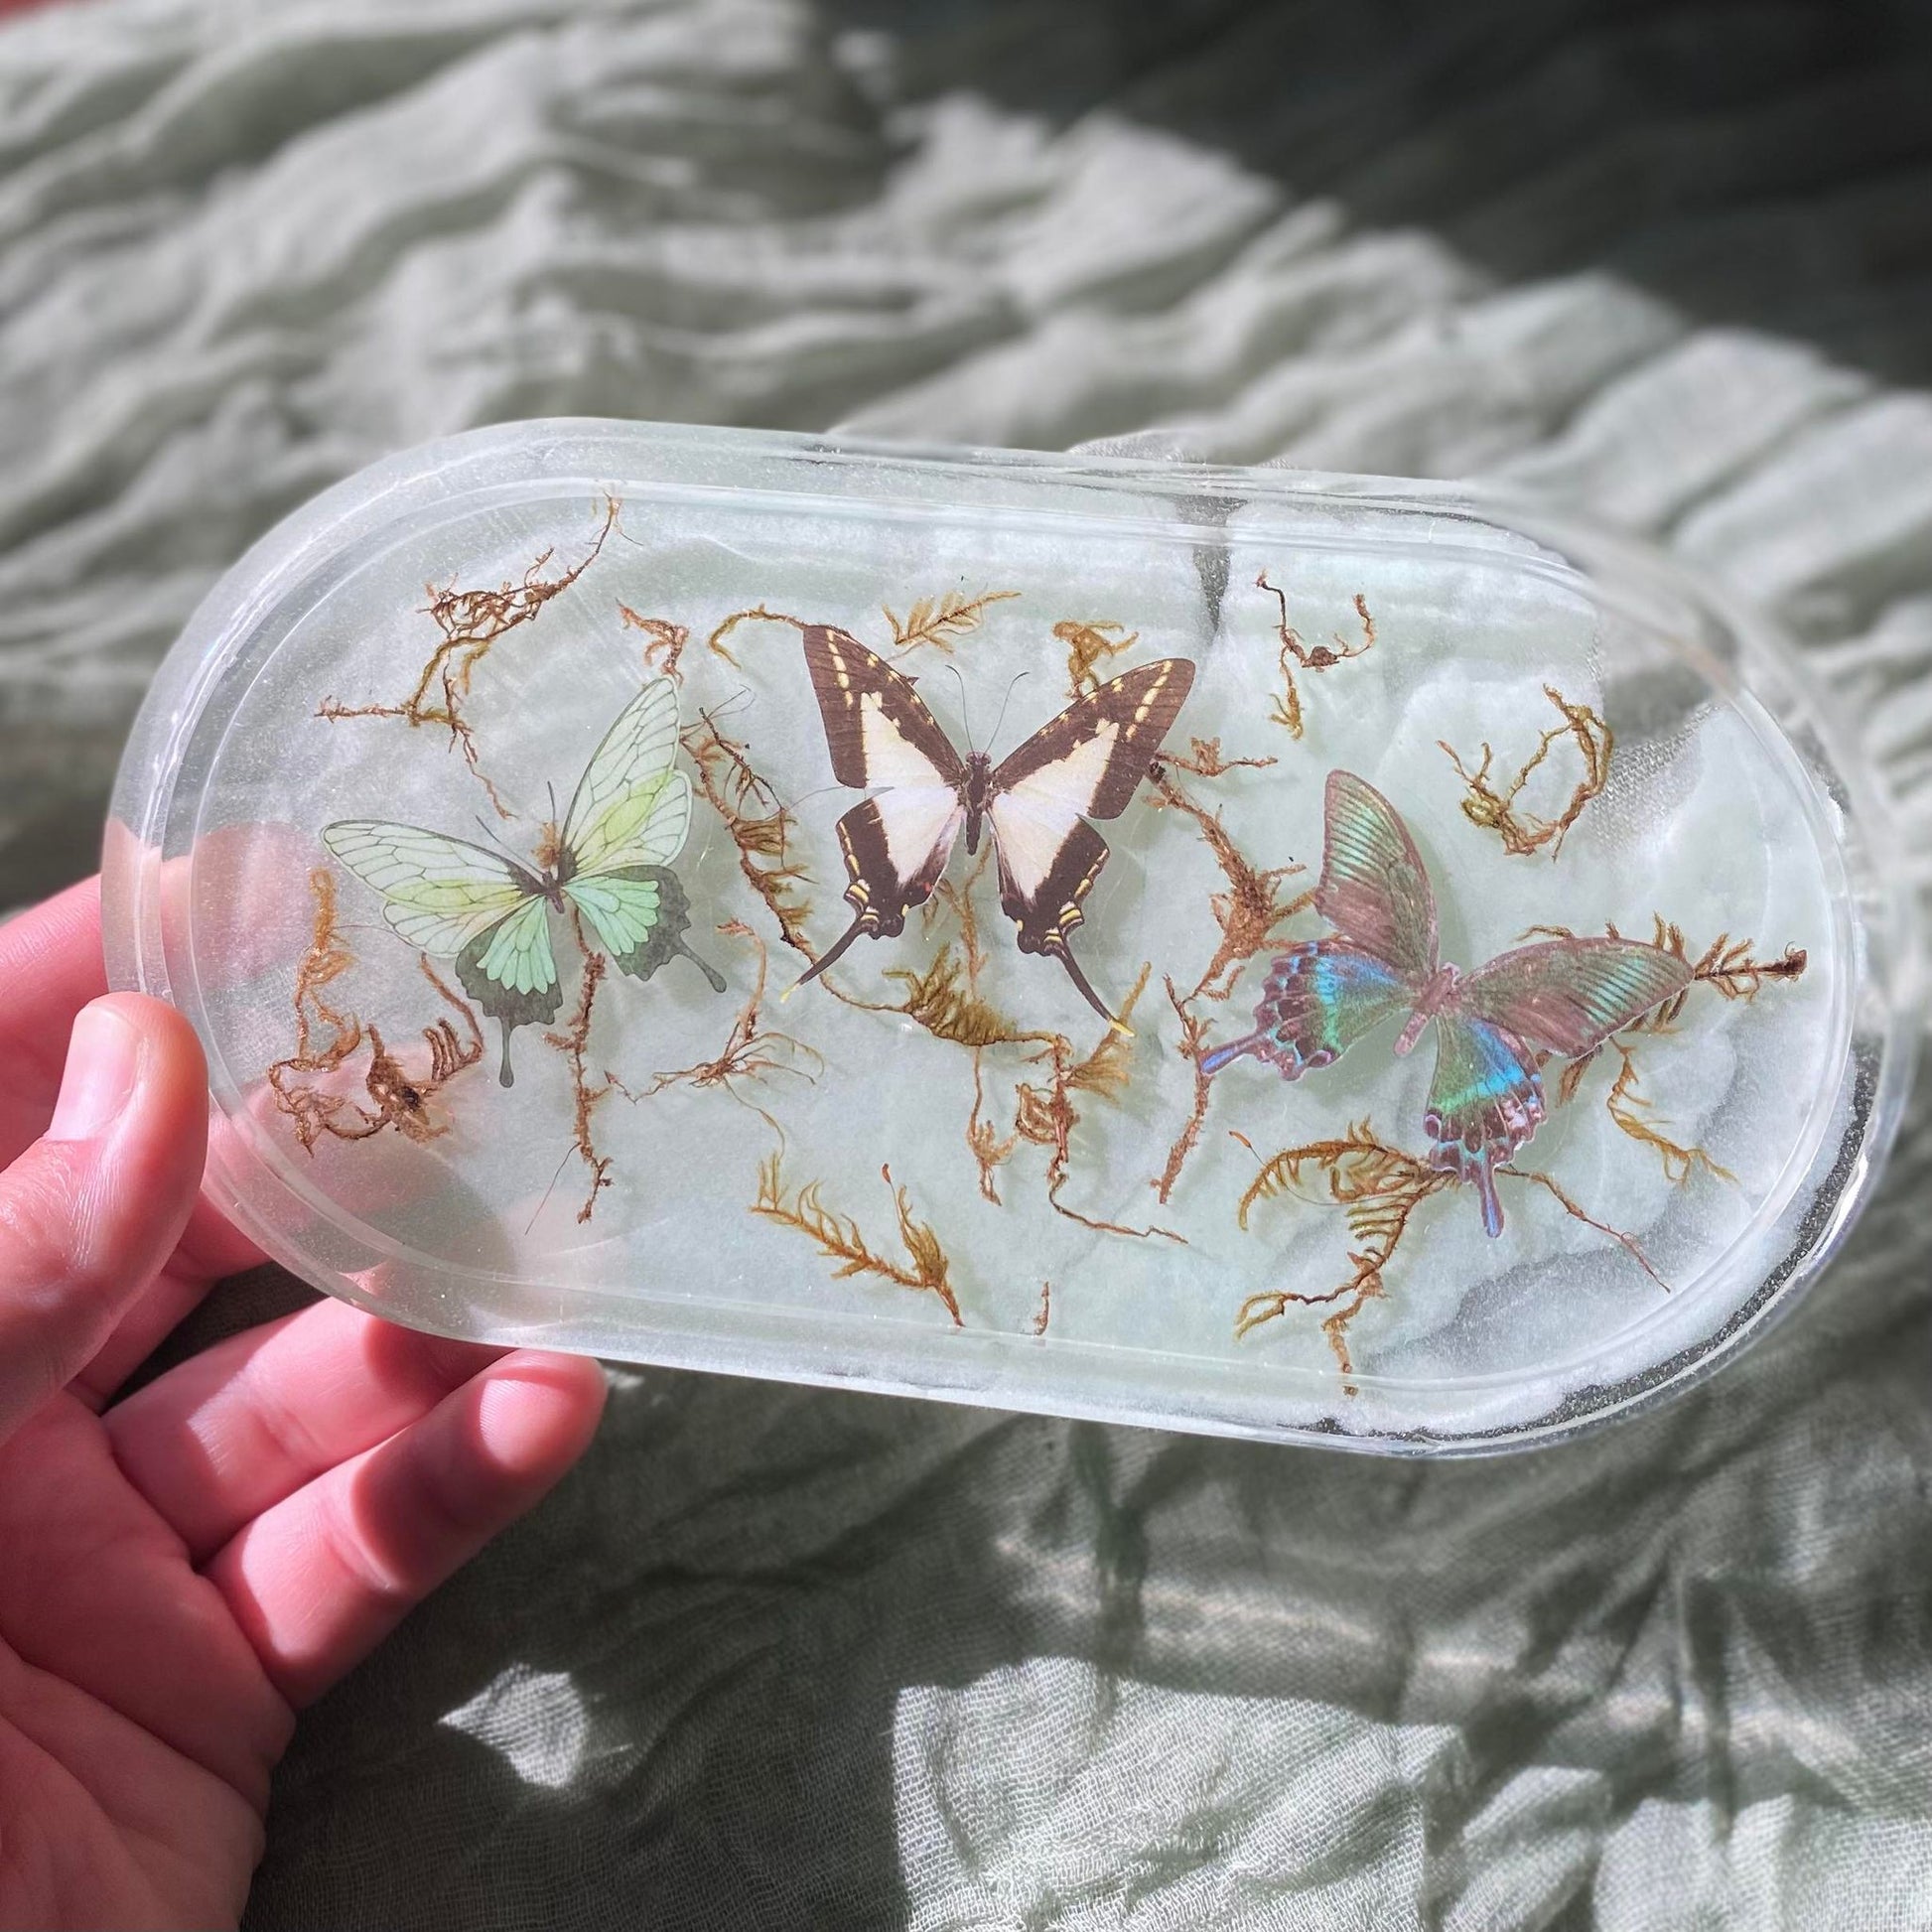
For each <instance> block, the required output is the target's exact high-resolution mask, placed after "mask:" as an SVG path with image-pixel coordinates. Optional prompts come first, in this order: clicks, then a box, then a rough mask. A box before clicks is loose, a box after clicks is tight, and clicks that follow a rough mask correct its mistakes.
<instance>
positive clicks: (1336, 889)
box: [1314, 771, 1439, 992]
mask: <svg viewBox="0 0 1932 1932" xmlns="http://www.w3.org/2000/svg"><path fill="white" fill-rule="evenodd" d="M1324 804H1325V811H1326V829H1325V832H1324V834H1323V838H1322V846H1321V882H1320V884H1319V885H1318V886H1317V887H1316V889H1315V896H1314V903H1315V909H1316V910H1317V911H1318V912H1319V913H1320V914H1321V916H1322V917H1323V918H1324V919H1326V920H1327V921H1328V923H1329V924H1330V925H1332V926H1333V927H1334V928H1335V930H1336V932H1337V933H1338V934H1339V935H1340V936H1341V938H1342V939H1343V940H1345V941H1346V942H1347V943H1348V944H1349V945H1350V946H1352V947H1353V948H1354V949H1355V950H1356V951H1358V952H1364V953H1367V954H1369V955H1371V956H1372V957H1373V958H1376V959H1379V960H1382V961H1383V962H1384V963H1385V964H1386V965H1388V966H1390V967H1391V968H1393V969H1394V970H1395V971H1396V972H1398V973H1400V974H1401V975H1402V976H1403V977H1404V978H1405V979H1406V980H1408V981H1409V982H1410V984H1411V985H1412V986H1413V987H1414V988H1415V990H1416V991H1417V992H1420V991H1421V990H1422V987H1423V985H1424V984H1425V983H1426V982H1427V980H1428V979H1429V976H1430V975H1431V974H1432V973H1434V972H1435V970H1436V966H1437V962H1438V958H1439V954H1438V951H1437V938H1436V894H1435V891H1434V889H1433V888H1432V887H1431V886H1430V883H1429V871H1428V868H1427V867H1425V866H1424V864H1423V862H1422V855H1421V854H1420V853H1419V852H1418V851H1417V850H1416V842H1415V840H1414V839H1412V838H1411V837H1410V836H1409V828H1408V827H1407V826H1406V825H1404V824H1403V822H1402V818H1401V815H1400V814H1399V813H1398V812H1397V811H1396V808H1395V807H1394V806H1393V805H1391V804H1390V803H1389V801H1388V800H1387V799H1386V798H1384V797H1383V796H1382V794H1381V793H1380V792H1379V791H1377V790H1376V789H1375V787H1374V786H1373V785H1372V784H1370V783H1369V782H1368V781H1367V779H1365V778H1358V777H1356V776H1355V774H1354V773H1353V772H1352V771H1331V772H1329V774H1328V784H1327V791H1326V795H1325V800H1324Z"/></svg>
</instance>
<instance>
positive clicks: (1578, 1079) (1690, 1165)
mask: <svg viewBox="0 0 1932 1932" xmlns="http://www.w3.org/2000/svg"><path fill="white" fill-rule="evenodd" d="M1604 930H1605V931H1606V932H1607V933H1608V935H1609V936H1610V937H1611V938H1612V939H1621V938H1622V937H1623V936H1624V935H1623V934H1622V933H1621V932H1619V931H1618V930H1617V928H1616V926H1615V925H1613V924H1612V925H1606V926H1605V927H1604ZM1651 933H1652V936H1651V939H1650V941H1649V943H1650V944H1651V945H1654V946H1658V947H1661V948H1662V949H1663V950H1664V951H1665V952H1668V953H1670V954H1672V955H1673V956H1674V957H1675V958H1678V959H1681V960H1682V961H1683V962H1684V963H1685V965H1687V966H1688V967H1689V968H1690V969H1691V983H1690V985H1689V986H1687V987H1685V988H1684V990H1683V991H1682V992H1681V993H1678V994H1676V995H1675V996H1674V997H1673V998H1671V999H1669V1000H1666V1001H1665V1002H1664V1004H1663V1005H1662V1006H1660V1007H1656V1008H1653V1009H1652V1010H1651V1011H1650V1012H1649V1013H1646V1014H1644V1015H1642V1016H1641V1017H1640V1018H1638V1019H1636V1020H1633V1021H1632V1022H1631V1023H1630V1025H1629V1026H1627V1027H1625V1028H1623V1029H1622V1030H1621V1032H1619V1033H1618V1034H1616V1035H1613V1036H1612V1037H1611V1038H1610V1039H1608V1040H1606V1041H1605V1042H1604V1043H1603V1045H1601V1046H1599V1047H1598V1048H1597V1049H1596V1051H1595V1052H1593V1053H1586V1054H1584V1055H1583V1056H1582V1058H1580V1059H1575V1060H1572V1061H1571V1062H1570V1064H1569V1065H1568V1066H1566V1067H1565V1068H1564V1070H1563V1078H1562V1080H1561V1081H1559V1083H1558V1086H1557V1100H1558V1104H1559V1105H1565V1106H1567V1105H1568V1104H1569V1103H1570V1102H1572V1101H1573V1100H1575V1099H1576V1097H1577V1094H1578V1092H1579V1090H1580V1089H1581V1088H1582V1086H1583V1084H1584V1081H1585V1080H1586V1078H1587V1076H1588V1074H1589V1071H1590V1069H1591V1067H1593V1066H1594V1065H1595V1064H1596V1062H1597V1060H1598V1059H1599V1058H1600V1057H1601V1056H1602V1055H1603V1054H1605V1053H1614V1054H1615V1055H1616V1056H1617V1058H1618V1060H1619V1061H1620V1062H1621V1064H1620V1066H1619V1068H1618V1071H1617V1074H1616V1077H1615V1078H1614V1079H1613V1080H1612V1081H1611V1082H1610V1085H1609V1089H1608V1091H1607V1092H1606V1093H1605V1094H1604V1096H1603V1108H1604V1111H1605V1112H1606V1113H1607V1114H1608V1115H1609V1117H1610V1119H1611V1120H1612V1121H1613V1122H1614V1123H1615V1124H1616V1126H1617V1128H1618V1130H1619V1131H1620V1132H1622V1133H1624V1134H1626V1135H1628V1136H1629V1138H1630V1139H1631V1140H1633V1141H1635V1142H1636V1143H1637V1144H1638V1145H1639V1146H1640V1147H1647V1148H1649V1149H1650V1151H1651V1152H1652V1153H1653V1154H1655V1155H1656V1157H1657V1159H1658V1161H1659V1162H1660V1163H1661V1164H1662V1167H1663V1170H1664V1173H1666V1174H1667V1175H1668V1176H1669V1177H1670V1179H1671V1180H1672V1181H1673V1182H1675V1183H1676V1184H1677V1185H1678V1186H1683V1185H1685V1184H1687V1183H1688V1182H1689V1181H1690V1180H1691V1179H1692V1178H1693V1177H1694V1176H1695V1175H1696V1174H1698V1173H1706V1174H1709V1175H1710V1176H1711V1177H1712V1178H1713V1179H1714V1180H1726V1181H1732V1182H1734V1181H1735V1180H1736V1177H1737V1176H1736V1175H1735V1174H1733V1173H1731V1172H1730V1170H1729V1169H1728V1168H1725V1167H1722V1166H1720V1165H1719V1163H1718V1162H1717V1161H1715V1160H1713V1159H1712V1157H1711V1155H1710V1153H1709V1152H1708V1150H1706V1149H1704V1148H1702V1147H1699V1146H1696V1145H1695V1144H1692V1143H1686V1142H1680V1141H1675V1140H1673V1139H1671V1137H1670V1136H1669V1135H1668V1134H1667V1133H1665V1132H1664V1131H1663V1129H1662V1128H1661V1127H1660V1126H1659V1124H1658V1122H1657V1119H1656V1115H1655V1110H1654V1109H1653V1107H1652V1105H1651V1103H1650V1102H1649V1101H1648V1100H1646V1099H1645V1098H1644V1097H1643V1095H1642V1093H1641V1092H1640V1091H1639V1089H1640V1087H1641V1084H1642V1076H1641V1074H1640V1072H1639V1070H1638V1066H1637V1057H1636V1049H1637V1046H1638V1044H1639V1043H1640V1042H1641V1041H1642V1040H1643V1039H1644V1038H1645V1037H1646V1036H1647V1035H1657V1034H1667V1033H1670V1032H1672V1031H1673V1030H1674V1029H1675V1028H1676V1026H1677V1023H1678V1021H1679V1020H1680V1019H1681V1018H1682V1016H1683V1013H1684V1008H1685V1004H1686V1002H1688V1001H1689V999H1690V998H1691V995H1692V994H1693V993H1695V992H1696V991H1697V989H1698V988H1699V987H1701V986H1705V987H1709V988H1710V989H1711V990H1712V991H1713V992H1714V993H1716V994H1717V995H1718V997H1719V998H1720V999H1722V1000H1742V1001H1745V1002H1746V1003H1748V1002H1751V1001H1754V1000H1755V999H1756V998H1757V996H1758V995H1759V994H1760V993H1762V992H1763V991H1764V990H1765V988H1766V987H1769V986H1778V985H1787V984H1789V983H1790V982H1792V981H1794V980H1798V979H1802V978H1803V977H1804V973H1805V969H1806V967H1807V965H1808V964H1809V963H1810V962H1809V958H1808V956H1807V954H1806V952H1805V950H1804V948H1803V947H1802V946H1786V947H1785V949H1784V951H1783V952H1782V953H1780V954H1778V955H1777V956H1776V957H1775V958H1772V959H1760V958H1759V957H1758V956H1757V955H1756V954H1755V953H1754V952H1753V951H1752V945H1753V943H1754V942H1753V941H1751V940H1749V939H1733V938H1732V937H1731V936H1730V934H1729V933H1727V932H1721V933H1719V935H1718V936H1717V938H1715V939H1714V940H1713V941H1712V942H1711V943H1710V945H1708V946H1707V947H1705V949H1704V950H1703V952H1701V953H1699V954H1697V955H1696V956H1695V957H1693V955H1692V950H1691V946H1690V943H1689V941H1688V940H1687V939H1686V938H1685V936H1684V931H1683V928H1682V927H1681V926H1678V925H1676V924H1674V923H1672V922H1671V921H1670V920H1667V919H1665V918H1664V917H1663V915H1662V914H1661V913H1658V914H1653V915H1652V919H1651ZM1523 936H1524V937H1525V938H1526V939H1527V938H1545V939H1574V938H1575V937H1576V936H1577V935H1576V934H1575V932H1573V931H1572V930H1571V928H1570V927H1569V926H1561V925H1536V926H1531V927H1530V928H1529V929H1528V931H1527V932H1525V933H1524V935H1523Z"/></svg>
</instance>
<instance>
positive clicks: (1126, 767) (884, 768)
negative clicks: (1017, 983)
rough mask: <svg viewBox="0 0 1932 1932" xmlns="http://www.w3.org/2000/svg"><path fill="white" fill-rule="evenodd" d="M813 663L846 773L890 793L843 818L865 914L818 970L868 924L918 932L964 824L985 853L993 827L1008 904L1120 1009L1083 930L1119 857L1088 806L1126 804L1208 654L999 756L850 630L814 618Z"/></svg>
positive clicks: (1167, 667)
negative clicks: (962, 732) (1089, 906)
mask: <svg viewBox="0 0 1932 1932" xmlns="http://www.w3.org/2000/svg"><path fill="white" fill-rule="evenodd" d="M805 663H806V667H807V669H808V670H809V672H810V674H811V679H812V689H813V692H814V695H815V696H816V697H817V699H818V706H819V714H820V717H821V719H822V721H823V723H824V726H825V739H826V745H827V748H828V749H829V751H830V753H831V756H832V775H833V776H834V777H835V778H836V779H837V780H838V781H839V782H840V783H841V784H847V785H854V786H862V787H864V788H866V789H868V790H871V791H873V792H874V796H872V797H870V798H867V799H866V800H865V801H864V802H863V803H861V804H858V805H855V806H854V807H853V808H852V809H851V810H850V811H849V812H847V813H846V814H845V816H844V817H843V818H841V819H840V820H839V824H838V838H839V848H840V851H841V852H842V854H843V855H844V858H845V867H846V876H847V879H848V880H849V882H850V883H849V884H848V886H847V888H846V893H845V897H846V902H847V904H849V905H850V906H851V907H852V909H853V912H854V914H855V916H854V918H853V922H852V924H851V925H850V926H849V927H848V928H847V929H846V931H845V932H844V934H843V935H842V936H841V937H840V938H839V939H838V941H837V942H836V943H835V944H834V945H832V946H831V947H830V948H829V949H828V950H827V951H826V952H825V953H824V954H823V955H821V957H820V958H819V959H818V961H817V962H816V964H814V965H813V966H812V968H811V970H810V971H809V972H807V973H806V974H805V975H804V976H803V977H804V979H806V980H810V979H816V978H817V977H818V975H819V974H820V973H823V972H824V971H825V970H826V969H827V968H828V967H830V966H831V965H832V964H833V963H834V962H835V961H837V960H838V959H839V958H840V957H841V956H842V955H843V954H844V952H845V950H846V948H847V947H848V946H850V945H851V944H852V943H853V941H854V940H856V939H858V938H860V937H861V936H865V937H868V938H874V939H885V938H891V937H894V936H895V935H897V934H898V933H900V932H902V931H904V929H905V915H906V913H907V911H908V910H910V909H911V908H912V907H914V906H917V905H921V904H923V903H924V902H925V900H926V899H928V898H929V897H931V896H932V894H933V892H934V891H935V890H936V889H937V887H938V884H939V880H940V878H941V876H942V875H943V874H944V872H945V869H946V864H947V861H948V860H949V859H950V858H951V856H952V851H953V847H954V845H955V844H956V843H957V842H958V839H959V836H960V834H961V832H962V831H963V832H964V834H965V839H966V850H967V851H968V852H969V853H977V852H978V850H979V847H980V840H981V837H982V836H983V834H984V833H985V832H986V830H987V829H988V828H990V829H991V831H992V835H993V843H994V848H995V851H996V853H997V855H998V859H999V881H1000V905H1001V908H1002V910H1003V911H1005V913H1006V914H1007V916H1008V917H1009V918H1010V919H1012V920H1013V921H1014V924H1015V926H1016V927H1017V928H1018V930H1017V933H1016V943H1017V944H1018V946H1019V948H1020V950H1021V951H1022V952H1025V953H1038V954H1044V955H1048V956H1050V957H1052V958H1055V959H1057V960H1059V962H1060V964H1061V966H1062V967H1064V969H1065V971H1066V973H1067V976H1068V977H1069V978H1070V979H1071V980H1072V982H1073V984H1074V986H1075V987H1076V988H1077V989H1078V991H1079V992H1080V994H1081V996H1082V998H1084V999H1085V1000H1086V1001H1087V1003H1088V1004H1089V1005H1090V1006H1091V1007H1092V1008H1093V1009H1094V1011H1095V1012H1097V1013H1099V1014H1100V1015H1101V1016H1102V1017H1103V1018H1106V1019H1110V1020H1111V1019H1112V1016H1111V1015H1110V1014H1109V1013H1108V1012H1107V1009H1106V1007H1105V1005H1104V1004H1103V1003H1102V1001H1101V1000H1100V997H1099V996H1098V995H1097V994H1096V993H1095V992H1094V990H1093V988H1092V987H1091V986H1090V985H1088V983H1087V979H1086V975H1085V974H1084V973H1083V972H1082V971H1081V969H1080V965H1079V962H1078V961H1077V960H1076V959H1075V958H1074V957H1073V953H1072V950H1071V948H1070V946H1069V943H1068V941H1069V937H1070V935H1071V934H1072V932H1073V930H1074V929H1075V927H1077V926H1079V925H1080V924H1082V923H1083V922H1084V920H1085V913H1084V911H1083V910H1082V902H1083V901H1084V900H1085V898H1086V896H1087V894H1088V893H1089V892H1091V891H1092V889H1093V885H1094V882H1095V881H1096V880H1097V879H1098V878H1099V877H1100V872H1101V869H1102V867H1104V866H1105V864H1106V863H1107V844H1106V841H1105V840H1104V839H1103V838H1101V836H1100V834H1099V833H1098V832H1096V831H1095V830H1094V829H1093V827H1092V826H1091V825H1090V824H1089V823H1088V822H1087V821H1088V820H1089V818H1100V819H1108V818H1116V817H1118V816H1119V815H1120V813H1121V812H1122V811H1124V810H1125V809H1126V807H1127V804H1128V802H1129V800H1131V799H1132V797H1133V796H1134V793H1135V792H1136V790H1137V789H1138V788H1139V786H1140V782H1141V780H1142V778H1143V777H1145V776H1146V774H1147V768H1148V766H1149V764H1151V763H1152V761H1153V759H1154V757H1155V755H1156V753H1158V752H1159V750H1160V749H1161V741H1162V739H1163V738H1165V737H1166V735H1167V733H1168V730H1169V728H1170V727H1171V726H1172V725H1173V721H1174V718H1175V716H1176V715H1177V714H1178V712H1179V710H1180V707H1181V704H1182V703H1183V702H1184V700H1185V699H1186V696H1187V692H1188V690H1189V688H1190V687H1191V685H1192V683H1193V676H1194V667H1193V665H1192V664H1190V663H1189V662H1188V661H1187V660H1186V659H1185V658H1164V659H1162V660H1161V661H1160V662H1158V663H1154V664H1146V665H1142V666H1141V667H1140V668H1139V669H1137V670H1133V671H1129V672H1127V673H1125V675H1123V676H1121V677H1118V678H1115V679H1114V680H1113V681H1112V682H1111V683H1108V684H1103V685H1101V686H1100V687H1099V688H1098V689H1097V690H1095V691H1093V692H1091V693H1089V694H1088V695H1087V696H1086V697H1083V698H1080V699H1078V700H1076V701H1075V702H1074V703H1073V704H1071V705H1069V706H1068V707H1067V708H1066V710H1064V711H1062V712H1061V713H1060V714H1059V715H1058V716H1057V717H1056V718H1053V719H1050V720H1049V721H1048V722H1047V723H1046V724H1045V725H1043V726H1041V727H1040V729H1039V730H1038V731H1036V732H1035V734H1034V735H1033V737H1032V738H1030V739H1029V740H1027V742H1026V743H1025V744H1024V745H1022V746H1021V747H1020V749H1019V750H1018V751H1017V752H1015V753H1013V754H1012V755H1011V756H1010V757H1008V758H1006V759H1002V760H1001V761H1000V762H999V763H998V764H997V765H996V764H995V763H994V762H993V759H992V758H991V756H990V755H989V754H987V753H984V752H977V751H976V752H972V753H969V754H966V755H962V754H961V753H960V752H959V751H958V750H957V749H956V748H955V747H954V745H953V743H952V740H951V739H950V738H948V737H947V736H946V734H945V732H944V731H943V730H941V729H940V727H939V725H938V723H937V721H936V720H935V719H934V718H933V716H932V714H931V712H930V711H928V710H927V709H926V706H925V703H924V701H923V700H922V699H921V698H920V697H919V696H918V694H917V692H916V691H915V690H914V688H913V684H912V680H911V679H910V678H908V677H906V676H905V675H904V674H903V673H902V672H899V671H897V670H895V669H894V668H893V667H892V666H891V665H890V664H888V663H886V662H885V660H884V659H883V658H880V657H877V656H875V655H874V653H873V652H871V651H869V650H868V649H867V648H866V647H865V645H863V644H862V643H860V642H859V640H858V639H857V638H856V637H853V636H851V635H850V634H849V633H848V632H846V631H843V630H840V629H837V628H836V627H834V626H832V625H830V624H812V625H808V626H807V627H806V629H805ZM801 984H802V981H801Z"/></svg>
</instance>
